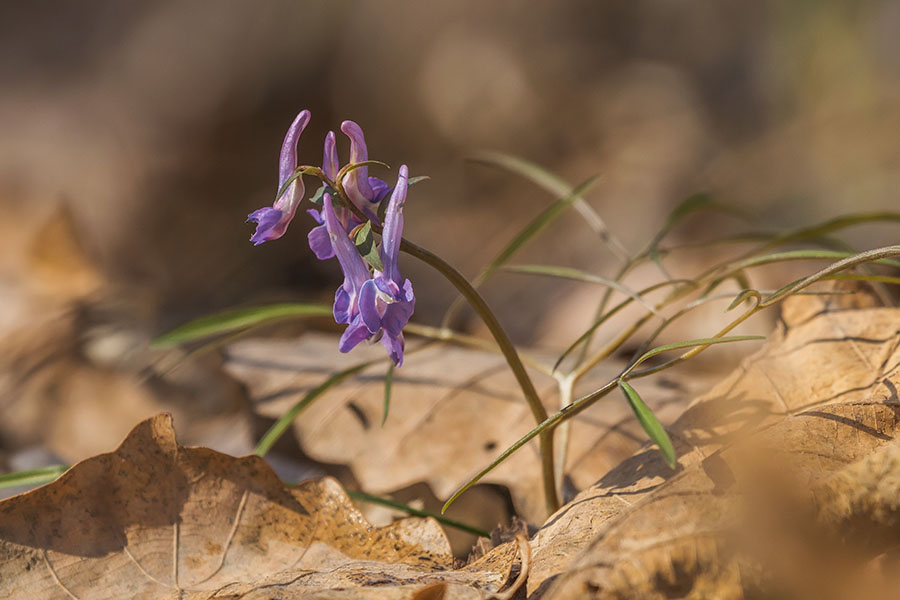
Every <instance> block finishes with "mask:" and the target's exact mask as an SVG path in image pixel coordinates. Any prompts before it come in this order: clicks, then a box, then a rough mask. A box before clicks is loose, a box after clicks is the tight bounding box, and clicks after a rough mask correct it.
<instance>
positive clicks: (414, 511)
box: [347, 490, 491, 538]
mask: <svg viewBox="0 0 900 600" xmlns="http://www.w3.org/2000/svg"><path fill="white" fill-rule="evenodd" d="M347 495H348V496H350V497H351V498H353V499H354V500H362V501H363V502H370V503H372V504H379V505H381V506H387V507H389V508H393V509H396V510H399V511H402V512H405V513H406V514H408V515H412V516H414V517H431V518H432V519H434V520H435V521H437V522H438V523H443V524H444V525H446V526H448V527H453V528H455V529H459V530H461V531H466V532H468V533H472V534H475V535H477V536H479V537H485V538H489V537H491V535H490V534H489V533H488V532H487V531H484V530H483V529H479V528H477V527H475V526H473V525H468V524H466V523H461V522H460V521H454V520H453V519H448V518H447V517H445V516H443V515H436V514H434V513H431V512H428V511H425V510H419V509H418V508H413V507H412V506H407V505H406V504H400V503H399V502H394V501H393V500H389V499H387V498H381V497H379V496H373V495H371V494H367V493H365V492H356V491H353V490H347Z"/></svg>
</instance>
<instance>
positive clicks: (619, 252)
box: [472, 151, 628, 261]
mask: <svg viewBox="0 0 900 600" xmlns="http://www.w3.org/2000/svg"><path fill="white" fill-rule="evenodd" d="M472 160H473V161H475V162H480V163H483V164H486V165H491V166H494V167H499V168H501V169H504V170H506V171H509V172H511V173H514V174H516V175H519V176H521V177H524V178H525V179H527V180H529V181H531V182H532V183H534V184H535V185H537V186H538V187H541V188H543V189H545V190H547V191H548V192H550V193H551V194H553V195H554V196H556V197H557V198H566V197H568V196H571V195H572V192H573V189H572V187H571V186H570V185H569V184H568V183H566V182H565V181H564V180H563V179H561V178H559V177H557V176H556V175H554V174H553V173H551V172H550V171H548V170H546V169H544V168H543V167H541V166H539V165H536V164H534V163H532V162H529V161H527V160H523V159H521V158H518V157H516V156H512V155H509V154H504V153H502V152H490V151H484V152H479V153H477V154H476V155H475V156H473V157H472ZM575 210H577V211H578V213H579V214H580V215H581V217H582V218H583V219H584V220H585V222H587V224H588V226H589V227H590V228H591V229H592V230H594V232H595V233H597V235H599V236H600V239H601V240H603V242H604V243H605V244H606V245H607V246H608V247H609V249H610V250H611V251H612V252H613V254H615V255H616V256H617V257H619V258H620V259H621V260H623V261H627V260H628V250H626V249H625V246H623V245H622V242H620V241H619V240H618V238H616V237H615V236H614V235H613V234H612V232H611V231H610V230H609V227H607V226H606V223H605V222H604V221H603V219H602V218H601V217H600V215H598V214H597V212H596V211H595V210H594V209H593V208H592V207H591V205H590V204H588V203H587V202H585V200H584V199H583V198H577V199H576V200H575Z"/></svg>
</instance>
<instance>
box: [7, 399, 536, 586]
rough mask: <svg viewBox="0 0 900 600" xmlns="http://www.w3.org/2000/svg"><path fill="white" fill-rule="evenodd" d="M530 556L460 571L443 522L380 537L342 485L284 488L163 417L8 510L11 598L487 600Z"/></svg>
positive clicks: (250, 462)
mask: <svg viewBox="0 0 900 600" xmlns="http://www.w3.org/2000/svg"><path fill="white" fill-rule="evenodd" d="M521 547H522V545H521V544H519V545H517V544H516V543H509V544H505V545H503V546H500V547H498V548H495V549H494V550H492V551H491V552H490V553H489V554H487V555H486V556H484V557H482V558H481V559H480V560H478V561H476V562H473V563H471V564H469V565H467V566H466V567H463V568H458V569H454V562H453V557H452V556H451V555H450V549H449V546H448V543H447V540H446V537H445V536H444V533H443V531H442V530H441V528H440V527H439V526H438V525H437V523H436V522H435V521H433V520H431V519H404V520H402V521H398V522H396V523H394V524H393V525H390V526H387V527H381V528H375V527H372V526H371V525H369V524H368V523H367V522H366V521H365V520H364V519H363V518H362V516H361V515H360V513H359V512H358V511H357V510H356V509H354V508H353V506H352V505H351V504H350V502H349V500H348V498H347V496H346V495H345V494H344V492H343V490H342V489H341V488H340V486H339V485H338V484H337V483H336V482H335V481H334V480H333V479H329V478H325V479H320V480H311V481H307V482H305V483H303V484H301V485H299V486H297V487H296V488H288V487H285V486H284V485H283V484H282V482H281V481H280V480H279V479H278V478H277V477H276V476H275V474H274V473H273V472H272V471H271V469H270V468H269V467H268V466H267V465H266V464H265V462H264V461H263V460H262V459H261V458H259V457H255V456H251V457H245V458H233V457H230V456H227V455H224V454H219V453H217V452H214V451H212V450H209V449H206V448H185V447H181V446H179V445H178V444H177V443H176V441H175V434H174V430H173V429H172V423H171V417H169V416H167V415H160V416H157V417H154V418H152V419H149V420H147V421H145V422H143V423H141V424H139V425H138V426H137V427H135V429H134V430H133V431H132V433H131V434H130V435H129V436H128V438H126V439H125V441H124V442H123V443H122V444H121V446H120V447H119V448H118V449H117V450H116V451H115V452H112V453H108V454H101V455H99V456H96V457H93V458H90V459H88V460H85V461H83V462H81V463H79V464H77V465H76V466H74V467H73V468H72V469H71V470H69V471H68V472H67V473H66V474H64V475H63V476H62V477H61V478H59V479H58V480H57V481H55V482H53V483H51V484H49V485H46V486H44V487H42V488H38V489H36V490H34V491H32V492H29V493H26V494H22V495H19V496H16V497H13V498H10V499H8V500H5V501H3V502H2V503H0V548H2V549H0V556H2V559H0V597H3V598H19V597H29V598H42V599H44V598H46V599H56V598H59V599H61V600H62V599H65V600H71V599H73V598H78V599H80V600H91V599H100V598H103V599H106V598H109V599H121V598H147V599H150V598H152V599H157V598H183V599H186V600H188V599H201V598H202V599H206V598H247V599H249V598H260V599H262V598H266V599H269V598H284V599H289V598H306V597H313V596H314V597H316V598H357V597H373V598H374V597H378V598H410V597H413V596H414V595H415V594H416V593H418V592H420V591H421V590H422V589H425V588H427V587H428V586H433V585H437V588H434V587H432V588H431V589H432V590H436V592H435V593H437V592H438V591H442V593H443V596H442V597H443V598H448V599H449V598H484V597H491V596H492V594H493V592H497V590H499V589H500V588H501V587H503V586H504V585H505V584H506V583H507V580H508V579H510V571H511V570H512V567H513V566H514V563H515V561H516V557H517V555H518V554H520V553H521V554H522V555H523V556H526V555H527V543H525V544H524V548H525V549H524V550H523V549H521ZM526 558H527V557H526ZM524 570H525V571H527V565H526V566H525V567H524ZM520 579H521V578H520Z"/></svg>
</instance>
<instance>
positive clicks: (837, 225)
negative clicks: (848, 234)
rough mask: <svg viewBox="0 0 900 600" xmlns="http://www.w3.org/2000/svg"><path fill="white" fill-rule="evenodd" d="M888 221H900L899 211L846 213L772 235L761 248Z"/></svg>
mask: <svg viewBox="0 0 900 600" xmlns="http://www.w3.org/2000/svg"><path fill="white" fill-rule="evenodd" d="M890 221H900V213H896V212H890V211H882V212H871V213H859V214H853V215H846V216H843V217H837V218H834V219H829V220H828V221H823V222H822V223H818V224H816V225H813V226H811V227H802V228H800V229H795V230H792V231H787V232H784V233H781V234H778V235H776V236H774V238H773V239H772V240H771V241H770V242H769V243H768V244H766V245H765V246H763V249H764V250H765V249H768V248H774V247H777V246H783V245H785V244H791V243H795V242H801V241H804V240H810V239H817V238H822V237H824V236H825V235H827V234H829V233H832V232H834V231H838V230H840V229H845V228H847V227H851V226H853V225H862V224H864V223H877V222H890Z"/></svg>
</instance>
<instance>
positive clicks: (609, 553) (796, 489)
mask: <svg viewBox="0 0 900 600" xmlns="http://www.w3.org/2000/svg"><path fill="white" fill-rule="evenodd" d="M784 315H785V316H784V318H785V321H786V327H782V328H781V329H780V330H779V331H778V332H776V334H775V335H773V337H772V339H771V340H770V342H769V344H768V345H767V347H765V348H764V349H763V350H761V351H760V352H759V353H757V354H756V355H755V356H754V357H752V358H750V359H748V360H746V361H745V362H744V363H743V365H742V366H741V368H739V369H738V370H737V371H736V372H735V373H733V374H732V375H731V376H730V377H728V378H727V379H726V380H724V381H723V382H721V383H720V384H719V385H717V386H716V387H714V388H713V389H712V390H711V391H710V392H709V393H708V394H706V395H704V396H703V397H701V398H699V399H698V400H697V401H696V402H695V403H693V404H692V405H691V407H690V408H689V409H688V410H687V411H686V412H685V413H684V414H683V415H682V416H681V417H680V418H679V419H678V420H677V421H676V422H675V423H674V424H673V425H672V426H670V427H669V428H668V431H669V433H670V435H671V436H672V438H673V441H674V442H675V444H676V448H677V449H678V451H679V455H680V459H679V463H680V469H679V471H677V472H673V471H671V470H669V469H668V468H667V467H666V466H665V465H664V464H663V461H662V460H661V458H660V457H659V455H658V453H656V452H655V451H654V450H652V449H650V448H647V449H645V450H643V451H641V452H638V453H636V454H635V455H634V456H632V457H631V458H629V459H628V460H626V461H624V462H623V463H622V464H621V465H619V466H618V467H616V468H615V469H613V470H612V471H610V472H609V473H607V474H606V475H605V476H604V477H603V478H601V479H600V481H598V482H597V483H596V484H595V485H594V486H592V487H591V488H590V489H587V490H585V491H584V492H582V493H581V494H580V495H579V496H578V497H576V499H575V500H574V501H572V502H571V503H569V504H568V505H567V506H564V507H563V508H562V509H560V511H559V512H557V513H556V514H555V515H553V516H552V517H551V518H550V519H549V520H548V521H547V523H546V524H545V525H544V526H543V527H542V529H541V530H540V531H539V532H538V533H537V535H536V536H535V537H534V539H533V542H532V545H533V549H534V564H533V569H532V573H531V575H530V576H529V581H528V592H529V595H534V596H541V597H549V598H572V597H583V596H589V597H601V598H641V599H644V598H682V597H690V598H707V597H715V598H743V597H745V596H747V595H751V596H753V595H754V594H757V595H758V594H759V593H761V592H760V590H763V591H764V593H766V594H771V593H773V592H774V593H778V594H781V595H779V596H778V597H792V598H852V597H858V598H859V597H867V598H875V597H882V596H879V595H878V594H880V593H883V591H884V590H885V589H887V588H886V587H885V585H886V584H885V582H886V581H887V579H885V578H883V577H882V579H880V580H879V579H878V578H877V577H874V578H873V577H870V575H871V572H872V570H873V569H875V570H877V569H876V567H873V566H872V565H878V564H882V563H883V562H884V561H889V560H890V552H891V550H892V548H896V547H898V546H900V526H898V524H900V502H898V500H897V498H900V445H898V444H900V442H896V441H894V438H895V437H897V435H898V433H900V400H898V397H897V386H898V385H900V350H898V346H900V310H897V309H878V308H868V309H862V310H847V309H841V308H839V307H838V308H835V307H833V306H832V307H827V306H825V305H822V304H821V303H820V302H819V301H809V300H799V299H798V300H796V303H795V304H793V306H788V307H787V309H786V310H785V312H784ZM750 434H752V435H750ZM883 553H887V554H885V555H884V556H886V557H888V558H884V557H882V558H881V559H879V560H876V558H877V557H878V556H879V555H882V554H883ZM873 561H874V562H873ZM879 561H880V562H879ZM893 583H894V584H897V583H898V582H897V580H896V578H895V579H894V580H893ZM896 589H897V588H896V587H895V588H894V590H896ZM765 597H771V596H770V595H766V596H765ZM887 597H890V596H887Z"/></svg>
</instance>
